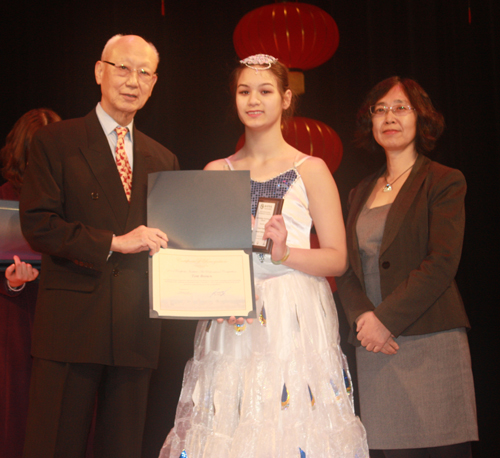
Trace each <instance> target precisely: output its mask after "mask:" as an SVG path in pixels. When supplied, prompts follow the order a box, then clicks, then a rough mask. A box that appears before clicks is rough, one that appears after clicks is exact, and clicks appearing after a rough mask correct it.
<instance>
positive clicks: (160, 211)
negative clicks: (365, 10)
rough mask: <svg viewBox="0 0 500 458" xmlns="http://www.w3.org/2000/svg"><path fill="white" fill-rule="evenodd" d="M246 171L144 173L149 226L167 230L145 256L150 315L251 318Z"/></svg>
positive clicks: (249, 212) (248, 197)
mask: <svg viewBox="0 0 500 458" xmlns="http://www.w3.org/2000/svg"><path fill="white" fill-rule="evenodd" d="M250 188H251V186H250V172H248V171H202V170H195V171H193V170H188V171H166V172H157V173H152V174H150V175H149V181H148V226H149V227H156V228H158V229H161V230H162V231H163V232H165V233H166V234H167V236H168V248H166V249H161V250H160V251H159V252H158V253H156V254H155V255H154V256H152V257H151V258H150V268H149V296H150V297H149V303H150V317H152V318H187V319H207V318H226V317H230V316H243V317H255V316H256V313H255V299H254V296H255V295H254V284H253V264H252V230H251V226H252V223H251V200H250Z"/></svg>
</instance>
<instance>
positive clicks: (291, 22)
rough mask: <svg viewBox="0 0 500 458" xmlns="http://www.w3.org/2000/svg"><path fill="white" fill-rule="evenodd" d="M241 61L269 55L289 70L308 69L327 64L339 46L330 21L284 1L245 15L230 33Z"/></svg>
mask: <svg viewBox="0 0 500 458" xmlns="http://www.w3.org/2000/svg"><path fill="white" fill-rule="evenodd" d="M233 43H234V47H235V49H236V53H237V54H238V56H239V57H240V58H241V59H244V58H245V57H248V56H251V55H253V54H270V55H272V56H274V57H277V58H278V59H279V60H280V61H281V62H282V63H283V64H285V65H286V66H287V67H288V68H291V69H300V70H308V69H311V68H314V67H317V66H318V65H321V64H322V63H324V62H326V61H327V60H328V59H330V57H332V55H333V53H334V52H335V51H336V50H337V47H338V45H339V31H338V28H337V24H336V23H335V21H334V20H333V18H332V17H331V16H330V15H329V14H328V13H326V12H325V11H323V10H322V9H321V8H318V7H317V6H314V5H309V4H307V3H293V2H283V3H275V4H271V5H266V6H262V7H260V8H257V9H255V10H253V11H250V12H249V13H247V14H246V15H245V16H243V18H242V19H241V20H240V22H239V23H238V25H237V26H236V29H235V30H234V33H233Z"/></svg>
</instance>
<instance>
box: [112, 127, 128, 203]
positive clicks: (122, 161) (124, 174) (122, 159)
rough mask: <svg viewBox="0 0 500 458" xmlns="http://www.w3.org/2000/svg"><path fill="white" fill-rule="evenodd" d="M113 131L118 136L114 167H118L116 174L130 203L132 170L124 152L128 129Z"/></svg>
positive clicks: (121, 128)
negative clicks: (118, 175)
mask: <svg viewBox="0 0 500 458" xmlns="http://www.w3.org/2000/svg"><path fill="white" fill-rule="evenodd" d="M115 131H116V134H117V135H118V141H117V143H116V150H115V154H116V166H117V167H118V173H119V174H120V178H121V180H122V184H123V189H124V191H125V195H126V196H127V200H128V201H129V202H130V196H131V195H132V168H131V167H130V162H129V161H128V157H127V153H126V152H125V135H127V132H128V129H127V128H126V127H117V128H116V129H115Z"/></svg>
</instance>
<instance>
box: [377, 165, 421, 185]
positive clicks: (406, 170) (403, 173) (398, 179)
mask: <svg viewBox="0 0 500 458" xmlns="http://www.w3.org/2000/svg"><path fill="white" fill-rule="evenodd" d="M415 162H416V161H415ZM415 162H414V163H413V164H412V165H410V167H408V168H407V169H406V170H405V171H404V172H403V173H402V174H401V175H399V176H398V177H397V178H396V179H395V180H394V181H393V182H392V183H387V184H386V185H385V186H384V187H383V188H382V191H383V192H391V191H392V185H393V184H394V183H396V181H398V180H399V179H400V178H401V177H402V176H403V175H404V174H405V173H406V172H408V170H410V169H411V168H412V167H413V166H414V165H415ZM386 181H387V178H386Z"/></svg>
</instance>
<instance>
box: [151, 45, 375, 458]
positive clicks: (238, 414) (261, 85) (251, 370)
mask: <svg viewBox="0 0 500 458" xmlns="http://www.w3.org/2000/svg"><path fill="white" fill-rule="evenodd" d="M231 87H232V92H233V95H234V97H235V102H236V109H237V112H238V116H239V118H240V120H241V122H242V123H243V124H244V126H245V145H244V146H243V147H242V148H241V149H240V150H239V151H238V152H237V153H235V154H234V155H232V156H230V157H228V158H226V159H219V160H216V161H214V162H211V163H209V164H208V165H207V166H206V169H207V170H228V173H231V172H230V170H250V175H251V193H252V213H253V214H254V215H255V209H256V206H257V201H258V198H259V197H260V196H262V197H273V198H283V199H284V205H283V210H282V215H280V216H277V215H276V216H273V217H272V218H271V220H270V221H269V222H268V223H267V225H266V228H265V232H264V238H269V239H271V240H272V241H273V248H272V253H271V254H270V255H269V254H266V255H259V254H256V253H254V255H253V256H254V260H253V263H254V275H255V288H256V294H257V297H258V301H257V312H258V314H259V320H258V321H257V320H255V321H253V322H252V323H250V322H249V323H244V324H242V325H241V324H236V320H235V319H234V318H233V319H231V320H228V321H229V323H220V322H219V323H217V322H216V321H213V322H206V321H202V322H200V323H199V325H198V329H197V334H196V340H195V355H194V358H193V359H192V360H191V361H190V362H189V363H188V365H187V367H186V372H185V377H184V384H183V390H182V393H181V397H180V401H179V405H178V408H177V415H176V421H175V426H174V428H173V429H172V431H171V432H170V434H169V435H168V437H167V440H166V442H165V445H164V447H163V448H162V451H161V454H160V456H161V457H162V458H163V457H175V458H179V456H185V457H188V458H198V457H204V458H208V457H238V458H243V457H252V458H257V457H262V458H264V457H265V458H269V457H274V458H278V457H286V458H288V457H295V456H296V457H302V456H304V457H307V458H314V457H322V458H324V457H335V458H341V457H345V458H347V457H349V458H354V457H367V456H368V452H367V445H366V437H365V431H364V428H363V426H362V425H361V423H360V421H359V419H358V418H357V417H356V416H355V415H354V412H353V404H352V399H351V395H352V391H351V390H352V387H351V384H350V380H349V372H348V369H347V365H346V361H345V357H344V355H343V354H342V351H341V349H340V346H339V334H338V320H337V312H336V309H335V303H334V301H333V297H332V293H331V290H330V287H329V285H328V282H327V281H326V279H325V278H324V277H325V276H331V275H341V274H342V273H344V271H345V270H346V268H347V254H346V243H345V232H344V224H343V220H342V213H341V208H340V202H339V197H338V192H337V188H336V185H335V182H334V180H333V178H332V175H331V173H330V171H329V170H328V168H327V166H326V165H325V163H324V162H323V161H322V160H321V159H319V158H315V157H311V156H307V155H305V154H302V153H301V152H299V151H298V150H296V149H295V148H293V147H292V146H290V145H289V144H287V143H286V142H285V140H284V139H283V135H282V132H281V123H282V120H283V119H282V118H283V117H286V116H289V115H290V114H291V112H292V105H293V96H292V92H291V90H290V89H289V86H288V72H287V69H286V67H285V66H283V65H282V64H281V63H279V62H278V61H277V60H276V59H275V58H273V57H271V56H266V55H256V56H251V57H248V58H247V59H245V60H243V61H241V63H240V65H239V66H238V67H237V68H236V69H235V71H234V73H233V77H232V84H231ZM312 224H314V226H315V228H316V232H317V234H318V238H319V242H320V248H318V249H311V248H310V242H309V238H310V230H311V226H312ZM240 322H242V320H241V319H240Z"/></svg>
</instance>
